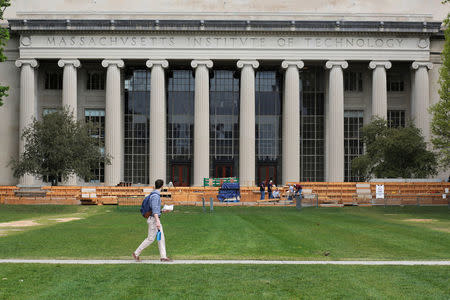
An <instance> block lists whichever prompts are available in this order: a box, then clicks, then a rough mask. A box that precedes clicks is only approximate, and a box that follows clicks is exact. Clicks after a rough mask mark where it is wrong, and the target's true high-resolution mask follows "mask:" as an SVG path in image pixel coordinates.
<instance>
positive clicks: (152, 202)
mask: <svg viewBox="0 0 450 300" xmlns="http://www.w3.org/2000/svg"><path fill="white" fill-rule="evenodd" d="M163 184H164V181H163V180H162V179H157V180H156V181H155V189H154V190H153V191H152V192H151V193H150V195H149V196H148V197H149V199H148V201H145V200H144V203H143V205H142V210H143V211H142V213H143V215H144V217H146V218H147V224H148V236H147V238H146V239H145V240H144V241H143V242H142V243H141V244H140V245H139V247H138V248H137V249H136V251H134V252H133V254H132V255H133V258H134V260H135V261H140V258H139V255H140V254H141V252H142V250H144V249H145V248H147V247H148V246H150V245H151V244H152V243H153V241H154V240H155V238H156V235H157V234H158V232H160V238H158V248H159V255H160V257H161V261H163V262H170V261H172V260H171V259H170V258H168V257H167V255H166V241H165V238H164V231H163V227H162V225H161V220H160V218H161V196H160V194H161V188H162V186H163Z"/></svg>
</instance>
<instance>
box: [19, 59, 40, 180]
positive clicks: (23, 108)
mask: <svg viewBox="0 0 450 300" xmlns="http://www.w3.org/2000/svg"><path fill="white" fill-rule="evenodd" d="M38 65H39V64H38V62H37V61H36V60H35V59H19V60H16V66H17V67H18V68H21V70H20V114H19V135H20V136H19V155H22V153H23V152H24V150H25V141H24V140H22V133H23V131H24V129H25V128H26V127H28V126H29V125H30V124H31V123H32V122H33V120H34V118H36V116H37V99H36V80H35V78H36V76H35V72H34V70H35V69H36V68H37V67H38ZM34 184H36V180H35V178H34V177H33V176H32V175H28V174H26V175H24V176H22V177H21V178H20V179H19V185H22V186H30V185H34Z"/></svg>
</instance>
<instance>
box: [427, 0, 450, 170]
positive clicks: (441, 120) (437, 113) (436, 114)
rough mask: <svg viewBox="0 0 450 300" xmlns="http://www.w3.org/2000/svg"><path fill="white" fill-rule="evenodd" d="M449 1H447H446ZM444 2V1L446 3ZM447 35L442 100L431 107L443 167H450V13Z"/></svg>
mask: <svg viewBox="0 0 450 300" xmlns="http://www.w3.org/2000/svg"><path fill="white" fill-rule="evenodd" d="M445 2H447V1H445ZM445 2H444V3H445ZM443 24H444V27H445V28H446V29H445V30H444V35H445V43H444V49H443V51H442V67H441V70H440V76H439V83H440V85H441V87H440V89H439V96H440V98H441V99H440V100H439V102H438V103H436V104H435V105H433V106H431V107H430V113H432V115H433V117H432V119H431V133H432V134H433V136H432V138H431V142H432V143H433V147H434V149H436V150H437V152H438V154H439V161H440V164H441V166H442V167H444V168H447V167H450V14H449V15H447V18H446V19H445V20H444V22H443Z"/></svg>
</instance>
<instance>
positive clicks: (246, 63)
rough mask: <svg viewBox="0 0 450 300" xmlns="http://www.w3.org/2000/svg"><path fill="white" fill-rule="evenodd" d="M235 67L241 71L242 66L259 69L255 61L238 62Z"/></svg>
mask: <svg viewBox="0 0 450 300" xmlns="http://www.w3.org/2000/svg"><path fill="white" fill-rule="evenodd" d="M236 65H237V67H238V68H239V69H242V68H243V67H244V66H251V67H253V68H254V69H256V68H258V67H259V62H258V61H257V60H238V62H237V64H236Z"/></svg>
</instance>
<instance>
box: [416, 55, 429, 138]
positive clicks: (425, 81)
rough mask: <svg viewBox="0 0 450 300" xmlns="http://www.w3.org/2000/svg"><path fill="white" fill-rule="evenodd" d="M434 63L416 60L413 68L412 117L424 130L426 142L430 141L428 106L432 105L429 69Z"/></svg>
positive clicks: (417, 125)
mask: <svg viewBox="0 0 450 300" xmlns="http://www.w3.org/2000/svg"><path fill="white" fill-rule="evenodd" d="M432 67H433V64H432V63H431V62H425V61H415V62H413V63H412V68H413V69H414V70H415V72H414V73H415V74H414V76H413V78H414V84H413V86H414V89H413V91H412V93H413V97H412V99H413V101H412V103H411V111H412V116H411V117H412V119H413V120H414V124H415V125H416V127H417V128H419V129H420V130H421V131H422V135H423V136H424V138H425V141H426V142H429V141H430V120H429V115H428V106H429V105H430V86H429V85H430V83H429V78H428V70H431V68H432Z"/></svg>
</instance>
